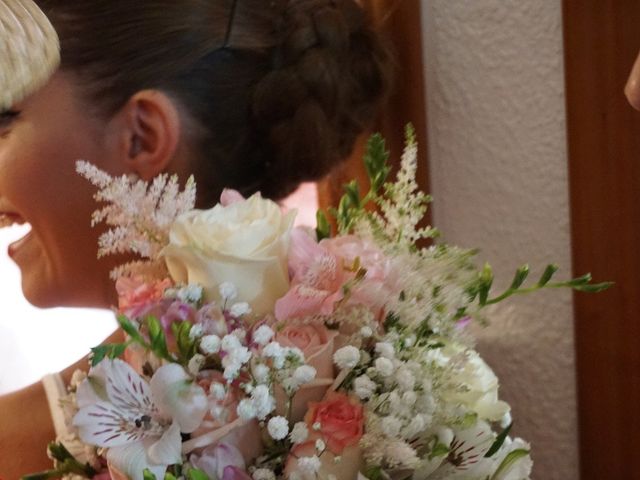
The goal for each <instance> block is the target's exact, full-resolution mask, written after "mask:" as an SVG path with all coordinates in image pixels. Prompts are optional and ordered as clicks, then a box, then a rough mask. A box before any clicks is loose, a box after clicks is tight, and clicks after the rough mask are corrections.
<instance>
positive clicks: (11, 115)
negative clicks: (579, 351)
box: [0, 110, 20, 128]
mask: <svg viewBox="0 0 640 480" xmlns="http://www.w3.org/2000/svg"><path fill="white" fill-rule="evenodd" d="M19 115H20V112H18V111H16V110H5V111H4V112H0V128H4V127H8V126H9V125H11V123H12V122H13V121H14V120H15V119H16V118H17V117H18V116H19Z"/></svg>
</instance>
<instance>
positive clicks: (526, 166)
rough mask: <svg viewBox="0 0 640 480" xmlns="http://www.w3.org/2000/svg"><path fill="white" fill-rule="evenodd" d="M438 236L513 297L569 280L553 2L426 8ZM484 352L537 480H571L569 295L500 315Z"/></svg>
mask: <svg viewBox="0 0 640 480" xmlns="http://www.w3.org/2000/svg"><path fill="white" fill-rule="evenodd" d="M422 6H423V10H422V19H423V42H424V58H425V72H426V77H427V80H426V84H427V99H428V102H427V104H428V109H427V112H428V114H427V118H428V120H429V122H428V123H429V129H428V138H429V163H430V173H431V191H432V193H433V196H434V198H435V201H434V204H433V209H432V215H433V220H434V224H435V225H437V226H438V228H440V229H441V230H442V231H443V232H444V239H445V240H446V241H448V242H451V243H455V244H459V245H463V246H468V247H478V248H480V250H481V252H480V254H479V259H480V260H482V261H488V262H490V263H491V265H492V266H493V267H494V269H495V273H496V277H497V278H498V279H501V280H502V281H501V282H499V283H500V284H501V286H508V283H509V282H510V281H511V278H512V274H513V272H514V271H515V268H516V267H517V266H518V265H520V264H523V263H526V262H530V263H531V266H532V277H533V278H535V277H536V275H539V274H540V273H541V270H542V269H543V268H544V267H545V266H546V264H547V263H552V262H555V263H558V264H559V265H560V267H561V272H560V275H561V276H562V277H565V278H567V277H569V276H570V275H571V244H570V242H571V238H570V229H569V223H570V222H569V192H568V178H567V148H566V141H567V137H566V117H565V94H564V70H563V42H562V33H563V32H562V11H561V2H560V1H550V0H526V1H522V0H481V1H477V0H429V1H426V2H424V3H423V5H422ZM478 347H479V350H480V351H481V353H482V354H483V355H484V356H485V358H486V360H487V362H488V363H489V364H490V365H491V366H492V368H493V369H494V370H495V371H496V373H497V374H498V376H499V378H500V380H501V385H502V389H501V393H502V395H503V397H504V399H505V400H506V401H508V402H509V403H510V404H511V405H512V407H513V417H514V420H515V425H514V432H515V434H516V435H518V436H522V437H523V438H525V439H527V440H528V441H530V442H531V443H532V446H533V454H532V456H533V459H534V462H535V468H534V478H536V479H539V480H571V479H578V478H579V474H578V426H577V409H576V390H575V384H576V376H575V358H574V338H573V310H572V304H571V293H570V292H568V291H554V292H543V293H540V294H536V295H534V296H532V297H525V298H518V299H515V300H512V301H508V302H505V304H504V305H501V306H499V307H498V309H496V310H495V311H494V312H493V322H492V326H490V327H489V328H487V329H484V330H483V331H481V332H480V342H479V345H478Z"/></svg>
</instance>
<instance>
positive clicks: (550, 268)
mask: <svg viewBox="0 0 640 480" xmlns="http://www.w3.org/2000/svg"><path fill="white" fill-rule="evenodd" d="M558 268H559V267H558V266H557V265H554V264H551V265H547V268H545V270H544V272H542V276H541V277H540V280H538V286H540V287H544V286H545V285H546V284H547V283H549V280H551V277H553V276H554V275H555V273H556V272H557V271H558Z"/></svg>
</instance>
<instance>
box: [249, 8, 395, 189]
mask: <svg viewBox="0 0 640 480" xmlns="http://www.w3.org/2000/svg"><path fill="white" fill-rule="evenodd" d="M280 29H281V32H280V34H281V35H282V37H281V42H280V44H279V46H278V47H276V48H275V50H274V52H273V55H272V65H273V69H272V70H271V71H270V72H269V73H267V75H265V77H264V78H263V79H261V80H260V82H259V83H258V84H257V85H256V87H255V90H254V95H253V102H252V114H253V120H254V123H255V128H256V129H257V130H258V131H260V133H261V134H262V136H263V137H264V138H265V140H266V142H265V143H266V144H267V145H268V148H270V150H271V152H272V158H271V159H270V161H268V162H266V163H267V164H266V165H265V172H264V181H263V182H262V185H261V190H262V192H263V194H264V195H265V196H270V197H282V196H284V195H286V194H288V193H289V192H291V191H292V190H293V189H295V187H296V185H297V184H298V183H300V182H302V181H309V180H316V179H318V178H320V177H322V176H323V175H325V174H327V173H328V172H329V170H330V169H331V168H332V167H333V166H335V165H336V164H337V163H339V162H340V161H342V160H343V159H344V158H346V157H347V156H348V155H349V154H350V152H351V150H352V148H353V145H354V143H355V140H356V138H357V136H358V135H359V134H360V133H361V132H362V131H363V130H364V129H365V128H366V126H367V125H368V124H369V123H370V122H371V120H372V119H373V118H372V117H373V115H374V114H375V111H376V109H377V107H378V106H379V104H380V103H381V101H382V99H383V97H384V96H385V94H386V91H387V86H388V77H389V75H388V70H389V56H388V54H387V51H386V49H385V48H384V47H383V45H382V44H381V42H380V40H379V38H378V37H377V36H376V35H375V34H374V32H373V31H372V30H370V28H369V27H368V25H367V22H366V17H365V15H364V12H363V11H362V9H361V8H360V7H359V6H358V5H357V4H356V3H355V2H354V1H353V0H333V1H332V0H297V1H296V0H290V1H289V2H287V5H286V7H285V10H284V13H283V17H282V21H281V25H280Z"/></svg>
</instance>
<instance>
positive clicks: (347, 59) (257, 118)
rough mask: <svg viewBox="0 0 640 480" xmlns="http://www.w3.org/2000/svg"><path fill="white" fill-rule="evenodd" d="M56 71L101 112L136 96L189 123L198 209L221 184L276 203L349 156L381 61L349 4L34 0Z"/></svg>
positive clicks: (369, 109)
mask: <svg viewBox="0 0 640 480" xmlns="http://www.w3.org/2000/svg"><path fill="white" fill-rule="evenodd" d="M38 3H39V5H40V6H41V8H42V9H43V10H44V12H45V13H46V14H47V16H48V17H49V18H50V19H51V21H52V23H53V25H54V27H55V28H56V30H57V31H58V34H59V36H60V41H61V49H62V69H63V70H65V69H66V70H70V71H73V72H74V73H75V74H76V75H78V76H79V78H80V80H81V81H82V84H83V85H86V88H87V93H88V95H89V96H90V98H91V99H92V100H94V101H95V102H96V103H97V104H98V105H99V107H100V111H101V112H102V113H105V114H107V115H109V114H113V113H115V112H116V111H117V110H118V109H119V108H120V107H121V106H123V105H124V104H125V103H126V101H127V100H128V99H129V98H130V97H131V96H132V95H133V94H135V93H136V92H137V91H139V90H143V89H149V88H155V89H159V90H162V91H164V92H166V93H167V94H170V95H171V96H173V97H174V98H176V99H177V100H178V101H179V102H180V103H181V104H182V105H183V106H184V107H185V109H186V111H187V112H189V114H190V115H191V117H192V118H193V119H194V120H195V121H196V124H197V126H198V127H197V128H196V129H195V130H196V132H197V133H196V134H195V138H194V141H195V142H196V149H195V150H196V152H197V154H196V156H197V157H198V158H196V160H195V162H194V164H193V166H192V170H193V171H194V173H195V175H196V181H197V182H198V190H199V194H200V195H199V199H198V200H199V203H200V204H205V205H206V204H211V203H213V202H214V201H215V199H217V197H218V195H219V193H220V191H221V189H222V188H224V187H230V188H234V189H236V190H238V191H240V192H241V193H243V194H245V195H249V194H251V193H253V192H256V191H261V192H262V193H263V195H264V196H266V197H270V198H281V197H283V196H285V195H287V194H288V193H290V192H291V191H292V190H294V189H295V188H296V186H297V185H298V184H299V183H300V182H302V181H307V180H316V179H318V178H320V177H322V176H323V175H325V174H326V173H328V171H329V170H330V169H331V168H332V167H333V166H334V165H336V164H337V163H338V162H340V161H341V160H342V159H344V158H345V157H347V156H348V155H349V153H350V152H351V150H352V148H353V145H354V143H355V140H356V137H357V136H358V134H360V133H361V132H362V131H363V130H364V129H365V128H366V127H367V125H368V123H369V122H370V121H371V119H372V117H373V116H374V114H375V111H376V109H377V107H378V106H379V104H380V103H381V101H382V99H383V98H384V96H385V94H386V91H387V87H388V71H389V56H388V54H387V51H386V50H385V48H384V46H383V45H382V43H381V41H380V39H379V38H378V37H377V35H376V34H375V33H374V32H373V31H372V29H371V28H370V27H369V25H368V23H367V19H366V18H365V15H364V12H363V11H362V9H361V8H360V7H359V6H358V4H357V3H356V2H355V1H354V0H274V1H271V0H236V1H234V0H135V1H132V0H83V1H77V0H38Z"/></svg>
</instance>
